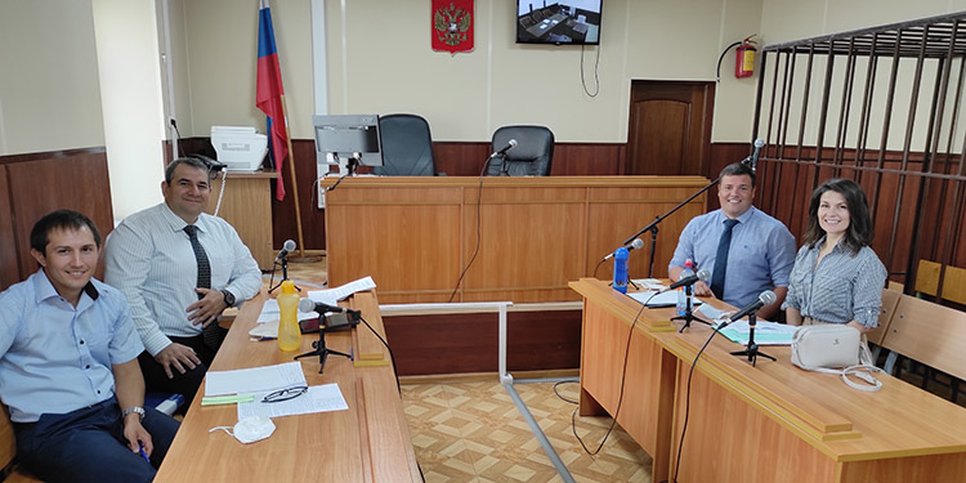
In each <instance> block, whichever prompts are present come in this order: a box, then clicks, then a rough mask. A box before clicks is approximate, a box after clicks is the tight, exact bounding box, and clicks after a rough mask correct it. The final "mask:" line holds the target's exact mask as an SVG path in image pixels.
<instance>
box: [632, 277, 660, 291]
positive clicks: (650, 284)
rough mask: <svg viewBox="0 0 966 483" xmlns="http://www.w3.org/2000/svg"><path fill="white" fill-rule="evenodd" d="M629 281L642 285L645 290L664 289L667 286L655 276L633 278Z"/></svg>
mask: <svg viewBox="0 0 966 483" xmlns="http://www.w3.org/2000/svg"><path fill="white" fill-rule="evenodd" d="M631 282H634V283H636V284H637V285H638V286H641V287H644V288H645V289H647V290H664V289H666V288H667V286H666V285H664V283H663V282H661V280H660V279H657V278H634V279H631Z"/></svg>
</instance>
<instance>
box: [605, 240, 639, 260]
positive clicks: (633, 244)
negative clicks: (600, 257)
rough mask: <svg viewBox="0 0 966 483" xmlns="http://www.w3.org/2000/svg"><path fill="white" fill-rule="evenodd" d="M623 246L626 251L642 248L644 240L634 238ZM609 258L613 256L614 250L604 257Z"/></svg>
mask: <svg viewBox="0 0 966 483" xmlns="http://www.w3.org/2000/svg"><path fill="white" fill-rule="evenodd" d="M624 248H626V249H627V251H631V250H636V249H638V248H644V242H643V241H642V240H641V239H640V238H635V239H634V241H632V242H630V243H628V244H627V245H624ZM611 258H614V252H610V253H609V254H608V255H607V256H606V257H604V260H610V259H611Z"/></svg>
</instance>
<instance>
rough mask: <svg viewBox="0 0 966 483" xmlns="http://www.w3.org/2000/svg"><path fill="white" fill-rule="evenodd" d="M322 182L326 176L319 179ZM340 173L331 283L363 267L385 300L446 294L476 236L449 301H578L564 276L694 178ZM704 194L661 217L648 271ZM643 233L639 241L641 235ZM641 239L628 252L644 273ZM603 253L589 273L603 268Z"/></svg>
mask: <svg viewBox="0 0 966 483" xmlns="http://www.w3.org/2000/svg"><path fill="white" fill-rule="evenodd" d="M321 182H322V184H323V185H324V186H331V185H332V184H334V183H335V182H336V180H335V179H333V178H324V179H323V180H322V181H321ZM479 183H480V178H478V177H462V176H437V177H428V176H417V177H408V176H392V177H363V176H359V177H353V178H346V179H344V180H343V181H342V183H341V184H339V186H338V187H337V188H336V189H334V190H332V191H330V192H328V193H326V196H325V203H326V207H325V232H326V233H325V239H326V254H327V259H326V264H327V271H328V276H329V285H331V286H338V285H341V284H344V283H346V282H350V281H352V280H355V279H357V278H359V277H364V276H366V275H371V276H372V278H373V279H374V280H375V281H376V283H377V284H379V298H380V300H382V302H383V303H393V304H395V303H421V302H446V301H448V300H449V297H450V294H451V293H452V292H453V288H454V287H455V286H456V281H457V280H458V279H459V277H460V272H461V270H462V269H463V267H465V266H466V264H467V263H468V262H469V261H470V259H471V258H473V253H474V251H475V249H476V246H477V245H476V244H477V212H478V210H479V213H480V214H481V216H480V220H481V223H480V225H479V230H480V234H481V240H480V245H479V253H478V254H477V256H476V259H475V261H474V262H473V264H472V266H471V267H470V269H469V270H468V271H467V273H466V276H465V278H464V279H463V282H462V284H461V286H460V290H459V291H458V292H457V295H456V298H455V299H454V301H456V302H479V301H492V300H509V301H512V302H514V303H531V302H564V301H571V300H578V299H579V297H578V295H577V294H576V293H574V292H573V291H572V290H570V289H569V288H568V287H567V282H569V281H570V280H576V279H578V278H580V277H586V276H590V275H592V274H594V269H595V266H596V265H597V262H598V260H600V258H601V257H603V256H604V255H605V254H608V253H610V252H612V251H613V250H614V249H615V248H617V247H619V246H620V245H621V242H623V241H624V239H625V238H626V237H628V236H630V235H631V234H633V233H635V232H636V231H637V230H639V229H640V228H641V227H643V226H645V225H647V224H648V223H650V222H651V221H652V220H654V218H655V217H657V216H658V215H660V214H662V213H664V212H666V211H668V210H670V209H671V208H673V207H674V206H675V205H677V204H678V203H679V202H680V201H681V200H683V199H686V198H687V197H688V196H690V195H691V194H692V193H694V192H695V191H697V190H698V189H700V188H701V187H703V186H704V185H705V184H706V183H707V180H706V179H705V178H701V177H697V176H584V177H581V176H542V177H485V178H484V179H483V198H482V204H481V205H480V206H479V207H478V206H477V202H478V201H479V188H478V187H479ZM704 205H705V196H704V195H702V196H699V197H698V198H696V199H695V200H693V201H692V202H691V203H688V204H687V205H685V206H684V207H683V208H682V209H681V210H680V211H679V212H677V213H675V215H674V216H672V217H669V218H668V219H666V220H664V223H662V224H661V227H660V228H661V232H660V237H659V238H658V243H657V256H656V257H655V262H654V273H655V275H657V276H663V275H665V274H666V272H667V263H668V261H669V260H670V259H671V256H672V255H673V254H674V248H675V246H676V245H677V240H678V236H679V235H680V233H681V231H682V230H683V229H684V226H685V225H686V224H687V223H688V221H690V220H691V218H692V217H694V216H697V215H699V214H701V213H703V212H704ZM648 240H649V237H648V238H645V241H648ZM648 255H649V248H647V246H645V248H644V249H642V250H638V251H636V252H635V253H634V256H632V257H631V259H630V264H629V270H630V273H631V274H632V275H633V276H635V277H643V276H645V274H646V273H647V259H648ZM612 267H613V263H604V264H603V265H602V266H601V267H600V269H599V270H598V272H597V274H596V276H597V277H601V278H609V277H610V273H611V269H612Z"/></svg>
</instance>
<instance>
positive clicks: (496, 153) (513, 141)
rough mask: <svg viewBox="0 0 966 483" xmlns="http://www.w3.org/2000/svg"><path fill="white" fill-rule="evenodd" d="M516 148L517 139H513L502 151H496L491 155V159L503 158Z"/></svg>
mask: <svg viewBox="0 0 966 483" xmlns="http://www.w3.org/2000/svg"><path fill="white" fill-rule="evenodd" d="M515 147H517V140H516V139H511V140H509V141H508V142H507V143H506V146H503V148H502V149H500V150H499V151H496V152H494V153H493V154H491V155H490V157H491V158H497V157H500V156H503V155H504V154H506V152H507V151H509V150H511V149H513V148H515Z"/></svg>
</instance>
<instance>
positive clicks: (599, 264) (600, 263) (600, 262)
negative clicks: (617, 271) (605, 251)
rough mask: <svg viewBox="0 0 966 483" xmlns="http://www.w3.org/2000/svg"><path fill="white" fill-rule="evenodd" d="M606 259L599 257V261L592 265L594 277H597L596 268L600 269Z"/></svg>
mask: <svg viewBox="0 0 966 483" xmlns="http://www.w3.org/2000/svg"><path fill="white" fill-rule="evenodd" d="M606 261H607V260H604V259H603V258H601V259H600V261H599V262H597V266H596V267H594V275H593V277H594V278H597V270H600V266H601V265H603V264H604V262H606Z"/></svg>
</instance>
